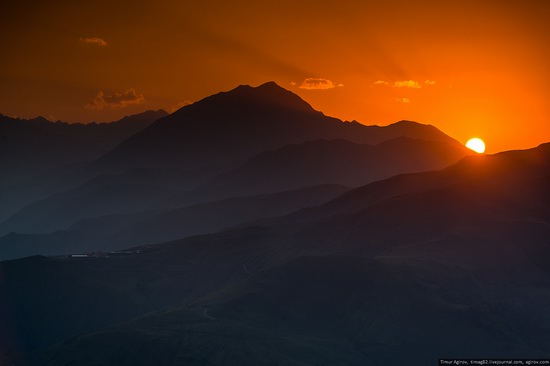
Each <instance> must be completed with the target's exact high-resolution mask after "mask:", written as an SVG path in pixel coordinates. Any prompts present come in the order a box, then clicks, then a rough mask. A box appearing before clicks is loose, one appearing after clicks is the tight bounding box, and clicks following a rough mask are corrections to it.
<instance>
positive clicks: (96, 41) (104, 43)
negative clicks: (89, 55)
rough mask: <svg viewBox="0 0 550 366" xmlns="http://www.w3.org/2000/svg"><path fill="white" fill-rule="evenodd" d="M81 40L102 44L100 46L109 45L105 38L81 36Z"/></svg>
mask: <svg viewBox="0 0 550 366" xmlns="http://www.w3.org/2000/svg"><path fill="white" fill-rule="evenodd" d="M80 42H82V43H88V44H93V45H96V46H100V47H105V46H107V42H105V40H104V39H102V38H97V37H87V38H80Z"/></svg>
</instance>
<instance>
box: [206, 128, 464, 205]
mask: <svg viewBox="0 0 550 366" xmlns="http://www.w3.org/2000/svg"><path fill="white" fill-rule="evenodd" d="M468 154H470V152H468V149H466V148H464V147H463V146H456V145H455V144H450V143H448V142H443V141H438V140H421V139H412V138H409V137H406V136H401V137H397V138H394V139H391V140H387V141H384V142H382V143H379V144H378V145H374V146H373V145H367V144H357V143H354V142H350V141H347V140H314V141H308V142H305V143H302V144H296V145H287V146H284V147H282V148H280V149H276V150H271V151H266V152H263V153H261V154H259V155H257V156H255V157H254V158H252V159H250V160H248V161H247V162H246V163H245V164H243V165H241V166H240V167H238V168H236V169H233V170H231V171H229V172H227V173H225V174H222V175H220V176H218V177H216V178H214V179H213V180H211V181H210V182H209V183H208V184H206V185H205V186H204V189H205V190H222V191H224V192H227V191H231V192H233V194H243V193H245V192H248V193H249V194H250V193H264V192H270V191H272V192H276V191H282V190H287V189H292V188H296V187H301V186H309V185H314V184H321V183H323V184H326V183H333V184H343V185H346V186H351V187H356V186H360V185H364V184H367V183H370V182H373V181H376V180H381V179H385V178H388V177H391V176H393V175H397V174H404V173H410V172H420V171H424V170H437V169H442V168H445V167H447V166H449V165H451V164H453V163H456V162H457V161H458V160H459V159H461V158H463V157H464V156H466V155H468Z"/></svg>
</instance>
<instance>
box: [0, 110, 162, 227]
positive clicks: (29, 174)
mask: <svg viewBox="0 0 550 366" xmlns="http://www.w3.org/2000/svg"><path fill="white" fill-rule="evenodd" d="M165 115H167V113H166V112H165V111H163V110H159V111H146V112H143V113H140V114H136V115H133V116H127V117H124V118H122V119H121V120H118V121H115V122H110V123H89V124H79V123H72V124H70V123H64V122H59V121H58V122H50V121H48V120H46V119H45V118H43V117H38V118H35V119H32V120H24V119H15V118H9V117H6V116H0V155H1V156H2V159H1V160H0V170H1V171H2V175H1V176H0V220H2V219H5V218H6V217H7V216H8V215H9V214H10V213H13V212H14V210H16V209H18V208H21V207H22V206H23V205H24V204H28V203H30V202H32V200H33V199H38V198H43V197H41V196H42V195H44V194H48V193H50V194H51V193H52V189H53V190H55V188H49V187H56V186H63V182H62V181H61V179H60V177H62V176H63V174H64V172H65V171H66V170H67V166H68V165H74V164H82V163H84V162H87V161H92V160H94V159H97V158H98V157H100V156H101V155H103V154H105V153H106V152H107V151H109V150H111V149H112V148H114V147H115V146H116V145H118V144H119V143H120V142H122V141H123V140H125V139H127V138H128V137H130V136H131V135H133V134H135V133H136V132H138V131H140V130H141V129H143V128H145V127H147V126H149V125H150V124H152V123H153V122H154V121H155V120H157V119H159V118H161V117H163V116H165ZM52 171H53V173H51V176H52V177H51V178H50V179H47V178H46V177H44V175H45V174H48V173H49V172H52Z"/></svg>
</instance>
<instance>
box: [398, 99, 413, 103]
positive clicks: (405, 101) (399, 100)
mask: <svg viewBox="0 0 550 366" xmlns="http://www.w3.org/2000/svg"><path fill="white" fill-rule="evenodd" d="M395 100H397V101H398V102H399V103H410V102H411V100H410V99H409V98H395Z"/></svg>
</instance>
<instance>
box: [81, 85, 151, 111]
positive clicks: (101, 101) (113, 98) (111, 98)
mask: <svg viewBox="0 0 550 366" xmlns="http://www.w3.org/2000/svg"><path fill="white" fill-rule="evenodd" d="M143 101H145V97H144V96H143V94H138V93H136V91H135V89H133V88H132V89H128V90H126V91H125V92H123V93H114V94H111V95H105V93H103V92H102V91H100V92H99V93H97V96H96V97H95V98H94V100H92V101H90V102H89V103H88V104H86V108H90V109H103V108H105V107H109V108H124V107H126V106H127V105H130V104H139V103H141V102H143Z"/></svg>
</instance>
